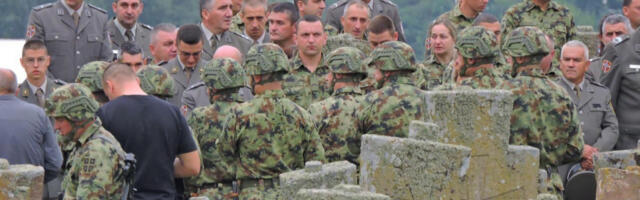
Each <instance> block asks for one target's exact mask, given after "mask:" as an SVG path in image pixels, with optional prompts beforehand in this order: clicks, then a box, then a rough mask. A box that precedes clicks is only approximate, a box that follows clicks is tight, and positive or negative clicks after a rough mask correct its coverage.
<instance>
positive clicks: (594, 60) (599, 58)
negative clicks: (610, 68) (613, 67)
mask: <svg viewBox="0 0 640 200" xmlns="http://www.w3.org/2000/svg"><path fill="white" fill-rule="evenodd" d="M599 60H602V57H595V58H591V59H589V62H596V61H599Z"/></svg>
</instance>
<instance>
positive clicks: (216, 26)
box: [200, 0, 253, 60]
mask: <svg viewBox="0 0 640 200" xmlns="http://www.w3.org/2000/svg"><path fill="white" fill-rule="evenodd" d="M231 3H232V2H231V0H200V18H201V20H202V23H200V28H201V30H202V32H203V33H204V34H203V35H202V41H203V43H202V46H203V49H202V59H204V60H211V58H212V57H213V53H215V51H216V49H218V47H220V46H222V45H231V46H234V47H236V48H238V49H239V50H240V52H242V54H246V53H247V51H249V48H251V45H253V41H252V40H251V39H249V38H247V37H245V36H243V35H241V34H239V33H235V32H233V31H229V27H230V26H231V17H233V13H232V12H233V11H232V10H231V5H232V4H231Z"/></svg>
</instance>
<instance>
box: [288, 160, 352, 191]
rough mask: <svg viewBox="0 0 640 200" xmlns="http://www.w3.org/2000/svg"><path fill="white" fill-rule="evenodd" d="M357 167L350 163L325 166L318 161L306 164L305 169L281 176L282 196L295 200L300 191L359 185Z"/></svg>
mask: <svg viewBox="0 0 640 200" xmlns="http://www.w3.org/2000/svg"><path fill="white" fill-rule="evenodd" d="M357 173H358V171H357V168H356V165H354V164H352V163H350V162H348V161H338V162H332V163H328V164H325V165H322V163H320V162H318V161H310V162H307V163H305V168H304V169H301V170H296V171H292V172H287V173H283V174H280V194H281V195H282V198H283V199H295V195H296V193H298V190H300V189H312V188H313V189H326V188H331V187H333V186H335V185H339V184H357V180H358V174H357Z"/></svg>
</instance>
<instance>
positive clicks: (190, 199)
mask: <svg viewBox="0 0 640 200" xmlns="http://www.w3.org/2000/svg"><path fill="white" fill-rule="evenodd" d="M189 200H209V197H191V198H189Z"/></svg>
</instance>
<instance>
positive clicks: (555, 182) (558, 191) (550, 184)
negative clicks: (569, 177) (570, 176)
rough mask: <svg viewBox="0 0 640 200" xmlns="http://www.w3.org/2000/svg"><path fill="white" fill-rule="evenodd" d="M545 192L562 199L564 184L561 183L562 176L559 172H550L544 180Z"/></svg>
mask: <svg viewBox="0 0 640 200" xmlns="http://www.w3.org/2000/svg"><path fill="white" fill-rule="evenodd" d="M546 186H547V193H548V194H552V195H554V196H556V197H557V198H558V199H564V197H563V195H562V193H563V192H564V186H563V185H562V178H560V174H559V173H558V172H557V171H556V172H552V173H551V175H550V176H549V177H547V180H546Z"/></svg>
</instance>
